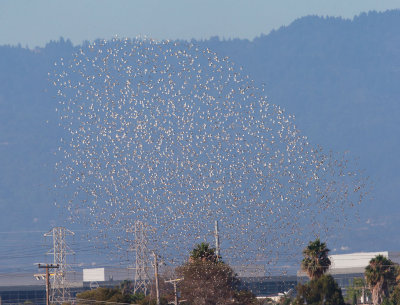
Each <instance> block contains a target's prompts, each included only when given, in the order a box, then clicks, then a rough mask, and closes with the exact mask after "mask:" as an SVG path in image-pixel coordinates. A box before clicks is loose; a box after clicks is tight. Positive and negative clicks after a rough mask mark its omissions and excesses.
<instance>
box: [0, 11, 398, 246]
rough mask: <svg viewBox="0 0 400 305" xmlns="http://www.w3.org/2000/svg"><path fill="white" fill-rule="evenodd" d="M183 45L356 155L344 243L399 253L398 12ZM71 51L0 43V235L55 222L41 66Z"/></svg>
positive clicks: (54, 142)
mask: <svg viewBox="0 0 400 305" xmlns="http://www.w3.org/2000/svg"><path fill="white" fill-rule="evenodd" d="M192 42H193V43H195V44H200V45H206V46H208V47H209V48H210V49H211V50H213V51H216V52H217V53H218V54H220V55H221V56H228V57H230V58H231V60H232V61H233V62H236V63H237V65H240V66H243V69H244V71H245V72H246V73H248V74H249V75H250V77H251V78H252V79H254V81H255V83H256V84H257V85H259V86H264V88H265V93H266V95H267V96H268V98H269V100H270V102H271V103H274V104H278V105H281V106H283V107H284V108H285V109H286V111H287V112H289V113H292V114H295V116H296V119H297V125H298V127H299V129H300V130H301V131H302V132H303V133H304V134H305V135H307V136H308V137H309V139H310V141H311V142H312V143H314V144H320V145H322V146H324V147H326V148H328V149H332V150H334V151H349V158H357V157H358V158H359V167H361V168H363V169H365V170H366V174H367V175H368V176H370V178H371V181H372V184H373V186H374V189H373V191H372V193H371V199H370V200H369V201H367V202H366V204H365V205H364V206H363V207H362V213H361V215H362V222H361V223H360V224H357V225H355V226H354V228H353V229H352V233H351V234H349V235H348V236H347V237H346V239H345V240H344V242H349V241H350V240H351V241H352V250H382V249H384V250H386V249H393V250H394V249H397V250H399V249H398V244H399V240H398V237H397V234H395V232H397V231H398V230H399V229H400V225H399V222H398V221H397V219H396V216H395V215H396V214H398V213H399V212H400V207H399V205H398V200H399V198H400V175H399V171H400V161H399V158H398V155H399V154H400V144H399V141H398V138H399V133H400V123H399V115H400V103H399V96H400V11H388V12H385V13H369V14H362V15H360V16H358V17H355V18H354V20H352V21H350V20H343V19H340V18H321V17H315V16H310V17H304V18H301V19H299V20H296V21H295V22H293V23H292V24H291V25H289V26H287V27H282V28H280V29H278V30H276V31H273V32H271V33H270V34H268V35H262V36H260V37H258V38H256V39H254V40H253V41H248V40H239V39H237V40H220V39H218V38H212V39H210V40H206V41H192ZM78 50H79V46H75V47H74V46H72V44H71V43H70V42H69V41H65V40H64V39H61V40H60V41H57V42H50V43H49V44H47V45H46V47H44V48H36V49H34V50H29V49H25V48H21V47H10V46H0V121H1V124H0V206H1V214H0V215H1V217H0V231H7V230H10V229H15V230H24V229H28V228H29V229H33V228H37V229H44V230H46V229H48V228H49V226H50V225H51V223H52V222H53V221H54V220H55V219H56V216H55V215H56V214H57V213H58V212H57V210H56V209H55V208H54V206H53V202H54V199H55V198H54V196H55V194H54V192H53V191H52V189H53V185H54V183H56V182H55V181H56V179H55V177H54V163H55V158H54V155H53V154H54V152H55V151H56V150H57V147H58V144H59V139H60V138H61V137H63V131H62V130H61V129H59V128H58V127H57V126H58V118H57V114H56V111H55V109H56V107H57V101H56V98H55V92H54V89H53V88H52V86H51V85H50V83H49V81H48V72H51V70H52V69H53V65H54V62H55V61H56V60H57V59H58V58H60V57H64V58H66V59H68V58H71V57H72V53H73V52H74V51H78ZM58 200H59V199H58ZM371 203H374V204H373V205H372V204H371ZM350 217H351V215H350ZM360 232H362V234H361V233H360ZM383 232H385V234H383ZM382 235H384V236H386V237H385V238H381V236H382ZM378 236H379V237H380V240H379V241H377V240H376V239H375V238H377V237H378ZM371 247H374V248H373V249H372V248H371ZM378 248H379V249H378Z"/></svg>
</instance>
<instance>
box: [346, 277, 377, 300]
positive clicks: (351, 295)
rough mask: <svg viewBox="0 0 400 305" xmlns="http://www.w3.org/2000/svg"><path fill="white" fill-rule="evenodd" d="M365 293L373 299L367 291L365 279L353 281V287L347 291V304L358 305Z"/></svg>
mask: <svg viewBox="0 0 400 305" xmlns="http://www.w3.org/2000/svg"><path fill="white" fill-rule="evenodd" d="M363 293H365V295H366V296H368V297H371V293H370V292H369V291H368V290H367V289H366V283H365V280H364V279H363V278H355V279H353V283H352V285H351V286H349V287H348V288H347V290H346V297H345V300H346V302H347V303H349V304H352V305H355V304H357V303H358V301H359V300H360V298H361V296H362V295H363Z"/></svg>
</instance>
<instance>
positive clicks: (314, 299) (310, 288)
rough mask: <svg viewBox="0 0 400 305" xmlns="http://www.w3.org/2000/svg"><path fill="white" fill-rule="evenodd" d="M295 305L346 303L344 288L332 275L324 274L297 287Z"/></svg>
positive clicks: (339, 304) (342, 304) (341, 304)
mask: <svg viewBox="0 0 400 305" xmlns="http://www.w3.org/2000/svg"><path fill="white" fill-rule="evenodd" d="M294 304H295V305H303V304H307V305H344V304H345V303H344V300H343V295H342V290H341V289H340V287H339V286H338V284H337V283H336V281H335V280H334V278H333V277H332V276H331V275H322V276H321V277H319V278H317V279H313V280H311V281H310V282H308V283H307V284H304V285H301V284H300V285H299V286H298V287H297V297H296V300H295V302H294Z"/></svg>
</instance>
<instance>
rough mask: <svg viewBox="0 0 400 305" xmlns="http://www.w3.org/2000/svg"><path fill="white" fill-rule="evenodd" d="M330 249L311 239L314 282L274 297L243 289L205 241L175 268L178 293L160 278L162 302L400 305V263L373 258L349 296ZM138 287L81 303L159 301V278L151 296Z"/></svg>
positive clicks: (305, 264) (306, 263) (95, 294)
mask: <svg viewBox="0 0 400 305" xmlns="http://www.w3.org/2000/svg"><path fill="white" fill-rule="evenodd" d="M328 253H329V249H328V248H327V246H326V244H325V243H323V242H321V241H320V240H319V239H316V240H315V241H311V242H310V243H309V244H308V246H307V247H306V248H305V249H304V250H303V256H304V258H303V260H302V263H301V269H302V270H303V271H305V272H306V273H307V275H308V277H309V281H308V282H306V283H304V284H302V283H300V284H298V286H297V288H296V293H295V294H291V295H289V294H286V295H284V296H282V297H281V298H280V299H279V300H276V301H274V300H272V299H270V298H259V299H258V298H256V296H255V295H254V294H253V293H252V292H250V291H247V290H243V289H242V288H240V287H243V286H242V285H240V280H239V279H238V278H237V275H236V274H235V273H234V271H233V270H232V268H231V267H230V266H229V265H228V264H226V263H224V262H223V260H222V258H221V257H220V256H217V255H216V254H215V249H214V248H211V247H210V246H209V244H207V243H201V244H198V245H197V246H196V247H195V248H194V249H193V251H192V252H191V253H190V257H189V259H188V261H187V262H186V263H184V264H183V265H181V266H179V267H177V268H176V269H175V276H176V277H177V278H178V279H179V281H178V282H177V287H178V288H177V294H176V295H175V292H174V290H173V288H172V285H169V284H168V283H166V282H165V281H164V280H163V279H162V278H161V279H160V280H159V283H160V288H159V292H160V299H159V302H160V304H161V305H166V304H176V303H175V302H178V303H179V304H180V301H179V299H181V300H182V302H183V303H184V304H188V305H198V304H206V305H225V304H226V305H228V304H232V305H266V304H270V305H272V304H279V305H305V304H307V305H345V304H351V305H356V304H360V303H363V304H365V303H370V302H369V301H367V298H368V299H369V300H372V304H373V305H400V268H399V266H398V265H397V264H395V263H393V262H392V261H391V260H390V259H388V258H386V257H384V256H382V255H378V256H376V257H375V258H373V259H371V261H370V262H369V265H368V266H367V267H366V268H365V278H364V279H363V278H359V279H357V278H356V279H354V281H353V284H352V286H351V287H349V288H348V290H347V295H346V298H344V297H343V295H342V290H341V288H340V287H339V285H338V284H337V282H336V281H335V279H334V278H333V276H332V275H330V274H326V272H327V271H328V269H329V266H330V265H331V261H330V259H329V256H328ZM133 289H134V285H133V282H132V281H127V280H126V281H123V282H122V283H121V284H120V285H119V286H118V287H115V288H104V287H103V288H97V289H93V290H88V291H85V292H82V293H80V294H78V295H77V296H76V303H77V304H80V305H91V304H93V305H95V304H98V303H110V304H111V303H116V304H117V303H125V304H140V305H156V304H157V299H156V297H155V296H156V292H155V285H154V281H153V283H152V287H151V289H150V290H151V291H150V293H149V294H147V295H145V294H143V293H142V292H137V293H134V292H133ZM178 296H179V297H178Z"/></svg>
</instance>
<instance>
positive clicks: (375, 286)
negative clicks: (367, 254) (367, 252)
mask: <svg viewBox="0 0 400 305" xmlns="http://www.w3.org/2000/svg"><path fill="white" fill-rule="evenodd" d="M364 275H365V280H366V282H367V284H368V286H369V288H370V290H371V294H372V303H373V304H374V305H378V304H381V303H382V302H383V300H384V299H385V298H387V297H389V290H390V288H391V286H393V284H394V282H395V278H396V267H395V264H394V263H393V262H392V261H391V260H390V259H388V258H386V257H384V256H383V255H377V256H376V257H374V258H373V259H371V260H370V262H369V264H368V266H367V267H366V268H365V273H364Z"/></svg>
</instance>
